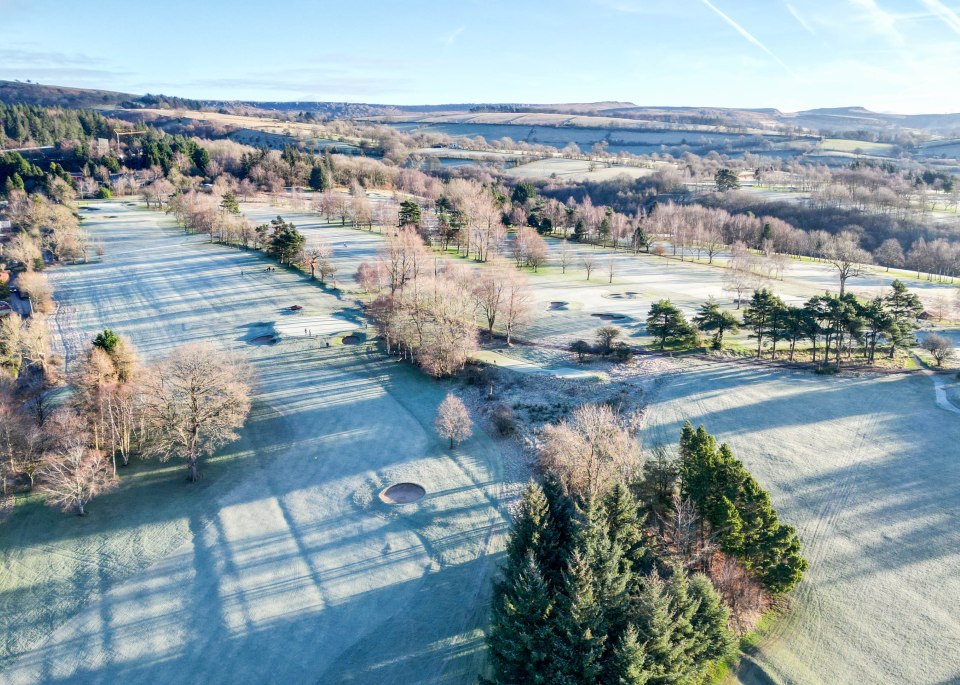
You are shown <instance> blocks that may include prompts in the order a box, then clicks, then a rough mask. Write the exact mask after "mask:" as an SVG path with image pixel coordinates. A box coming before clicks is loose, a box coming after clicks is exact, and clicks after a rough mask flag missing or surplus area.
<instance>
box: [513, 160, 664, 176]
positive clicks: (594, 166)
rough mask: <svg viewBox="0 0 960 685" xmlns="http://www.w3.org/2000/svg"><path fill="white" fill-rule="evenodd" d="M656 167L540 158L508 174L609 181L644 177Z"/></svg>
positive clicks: (650, 173) (517, 167)
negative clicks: (621, 177)
mask: <svg viewBox="0 0 960 685" xmlns="http://www.w3.org/2000/svg"><path fill="white" fill-rule="evenodd" d="M654 171H655V169H647V168H641V167H635V166H624V165H619V164H604V163H602V162H589V161H587V160H582V159H562V158H559V157H554V158H550V159H538V160H536V161H534V162H527V163H526V164H520V165H518V166H515V167H511V168H510V169H507V170H506V175H507V176H510V177H512V178H518V179H523V180H526V179H537V178H559V179H565V180H568V181H609V180H611V179H614V178H617V177H618V176H626V177H628V178H631V179H634V178H642V177H644V176H650V175H652V174H653V173H654Z"/></svg>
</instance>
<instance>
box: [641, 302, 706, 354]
mask: <svg viewBox="0 0 960 685" xmlns="http://www.w3.org/2000/svg"><path fill="white" fill-rule="evenodd" d="M647 333H648V334H649V335H652V336H653V338H654V339H655V340H656V341H657V345H658V346H659V347H660V349H661V350H662V349H664V347H665V346H666V344H667V343H668V342H669V343H672V344H680V343H690V342H692V341H693V338H694V337H695V331H694V329H693V327H692V326H691V325H690V324H689V323H687V320H686V318H684V316H683V312H681V311H680V309H679V308H677V307H676V306H675V305H674V304H673V303H671V302H670V300H660V301H659V302H654V303H653V304H652V305H651V306H650V311H649V312H648V314H647Z"/></svg>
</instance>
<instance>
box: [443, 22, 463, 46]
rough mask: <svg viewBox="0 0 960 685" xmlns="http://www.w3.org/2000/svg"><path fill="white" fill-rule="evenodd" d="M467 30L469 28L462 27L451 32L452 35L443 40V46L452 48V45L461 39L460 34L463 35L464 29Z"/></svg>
mask: <svg viewBox="0 0 960 685" xmlns="http://www.w3.org/2000/svg"><path fill="white" fill-rule="evenodd" d="M466 28H467V27H466V26H460V27H457V28H456V29H454V30H453V31H451V32H450V35H448V36H447V37H446V38H444V39H443V44H444V45H446V46H447V47H450V46H451V45H453V44H454V43H455V42H456V41H457V38H459V37H460V34H461V33H463V31H464V29H466Z"/></svg>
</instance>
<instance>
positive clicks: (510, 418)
mask: <svg viewBox="0 0 960 685" xmlns="http://www.w3.org/2000/svg"><path fill="white" fill-rule="evenodd" d="M490 420H491V421H492V422H493V426H494V428H496V429H497V432H498V433H500V435H504V436H506V435H513V433H515V432H516V430H517V419H516V417H515V416H514V413H513V410H512V409H511V408H510V407H508V406H506V405H505V404H500V405H497V406H496V407H495V408H494V410H493V413H492V414H491V415H490Z"/></svg>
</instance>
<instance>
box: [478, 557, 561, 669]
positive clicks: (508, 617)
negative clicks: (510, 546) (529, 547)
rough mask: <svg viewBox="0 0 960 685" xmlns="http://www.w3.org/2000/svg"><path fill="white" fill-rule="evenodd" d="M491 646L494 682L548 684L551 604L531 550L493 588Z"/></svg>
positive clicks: (551, 658)
mask: <svg viewBox="0 0 960 685" xmlns="http://www.w3.org/2000/svg"><path fill="white" fill-rule="evenodd" d="M496 590H497V592H496V596H497V599H496V601H495V602H494V604H493V612H492V619H491V626H490V635H489V637H488V640H487V643H488V645H489V647H490V656H491V662H492V665H493V671H494V682H495V683H497V685H526V684H527V683H534V684H536V683H549V682H551V680H550V674H551V673H554V672H556V671H557V670H558V666H557V665H556V664H555V663H554V662H555V661H556V658H557V656H558V654H557V653H556V651H555V650H554V647H555V641H556V636H555V633H554V603H553V599H552V592H551V591H550V588H549V586H548V585H547V583H546V581H545V580H544V578H543V575H542V574H541V573H540V569H539V568H538V566H537V563H536V561H535V560H534V557H533V553H532V552H530V553H528V554H527V556H526V560H525V562H524V563H523V564H522V565H521V566H519V567H518V569H516V572H515V573H514V575H513V577H511V578H507V579H505V580H504V581H503V582H502V583H500V584H499V585H498V586H497V588H496Z"/></svg>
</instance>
